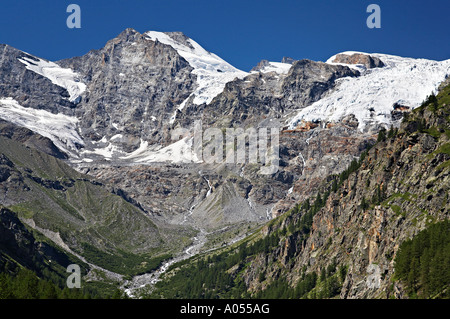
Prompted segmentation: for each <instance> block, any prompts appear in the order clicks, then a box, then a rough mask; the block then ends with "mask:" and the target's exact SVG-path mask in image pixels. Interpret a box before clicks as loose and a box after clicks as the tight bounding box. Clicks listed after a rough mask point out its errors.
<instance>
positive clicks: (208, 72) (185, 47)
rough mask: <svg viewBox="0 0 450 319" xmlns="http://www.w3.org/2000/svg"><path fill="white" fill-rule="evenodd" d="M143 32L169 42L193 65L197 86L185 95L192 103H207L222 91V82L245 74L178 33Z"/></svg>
mask: <svg viewBox="0 0 450 319" xmlns="http://www.w3.org/2000/svg"><path fill="white" fill-rule="evenodd" d="M144 35H145V36H147V37H148V38H149V39H150V40H153V41H156V40H158V41H160V42H161V43H164V44H167V45H170V46H171V47H173V48H174V49H175V50H176V51H177V52H178V54H179V55H181V56H182V57H183V58H184V59H186V61H188V63H189V64H190V65H191V66H192V67H193V68H194V70H193V71H192V73H193V74H195V75H196V76H197V88H196V89H195V90H194V92H192V93H191V95H190V96H189V97H188V99H189V98H191V97H193V101H192V103H194V104H197V105H199V104H202V103H206V104H208V103H209V102H211V100H212V99H213V98H214V97H216V96H217V95H218V94H219V93H221V92H222V91H223V88H224V87H225V84H226V83H228V82H230V81H232V80H234V79H235V78H240V79H242V78H244V77H245V76H246V75H248V73H247V72H244V71H241V70H238V69H237V68H235V67H234V66H232V65H231V64H229V63H228V62H226V61H224V60H223V59H221V58H220V57H218V56H217V55H215V54H214V53H211V52H208V51H207V50H205V49H204V48H203V47H201V46H200V45H199V44H198V43H197V42H195V41H194V40H192V39H190V38H188V37H186V36H185V35H184V34H182V33H179V32H168V33H164V32H157V31H148V32H145V33H144ZM186 102H187V100H185V101H183V103H182V104H181V105H180V106H179V109H183V108H184V106H185V104H186Z"/></svg>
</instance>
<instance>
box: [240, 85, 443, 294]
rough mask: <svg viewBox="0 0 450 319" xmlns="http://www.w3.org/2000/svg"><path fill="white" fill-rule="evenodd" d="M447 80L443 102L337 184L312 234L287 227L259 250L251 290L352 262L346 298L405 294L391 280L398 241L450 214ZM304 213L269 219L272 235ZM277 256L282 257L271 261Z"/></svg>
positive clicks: (414, 117) (419, 112) (416, 114)
mask: <svg viewBox="0 0 450 319" xmlns="http://www.w3.org/2000/svg"><path fill="white" fill-rule="evenodd" d="M449 92H450V87H448V86H447V87H446V88H445V89H444V90H443V91H442V92H441V93H440V94H439V95H438V101H439V106H433V105H432V103H430V104H428V105H425V106H422V107H421V108H419V109H416V110H415V111H413V112H412V113H411V114H410V116H409V117H408V119H407V120H406V121H404V122H403V123H402V126H401V128H400V129H399V130H398V131H391V132H390V133H389V134H388V137H386V139H385V140H382V141H379V142H378V143H377V144H376V145H375V146H374V147H373V148H371V149H370V151H369V152H368V154H367V156H366V157H365V159H364V160H363V161H362V163H361V166H360V168H359V169H358V170H357V171H356V172H354V173H352V174H350V176H349V177H348V179H347V180H346V181H345V182H344V183H343V184H342V185H341V187H340V188H338V189H337V190H336V191H335V192H331V194H330V196H329V197H328V199H327V201H326V203H325V205H324V207H323V208H322V209H321V210H320V211H318V212H317V213H316V214H315V216H314V219H313V223H312V227H311V231H310V234H309V236H308V238H307V240H304V237H302V236H300V235H299V234H296V232H295V231H291V233H289V231H288V232H287V234H286V235H285V236H281V238H280V241H279V245H278V246H277V247H276V248H274V250H273V251H271V252H270V253H269V254H268V255H258V256H256V257H255V259H254V260H252V262H251V265H250V266H249V267H248V268H247V269H246V270H245V271H244V275H243V276H244V278H246V283H247V285H248V287H249V288H250V289H251V290H252V291H258V290H259V289H264V287H265V286H266V285H268V283H269V282H270V281H271V280H270V279H268V280H267V281H266V282H263V283H261V282H258V280H257V279H256V278H258V276H257V274H258V272H261V271H264V272H267V274H266V278H277V279H276V280H280V279H281V278H287V280H288V281H289V282H290V284H292V285H293V286H295V284H297V283H298V282H299V281H300V278H301V274H305V273H310V272H316V273H318V274H319V273H321V271H322V270H324V269H326V268H327V267H329V266H330V265H332V264H334V265H337V267H340V266H343V267H347V270H348V271H347V274H346V276H345V278H343V282H342V289H341V290H340V294H339V296H340V297H341V298H389V297H395V298H402V297H405V293H404V291H403V290H402V285H401V283H400V282H396V281H393V280H392V277H393V273H394V259H395V256H396V253H397V251H398V248H399V245H400V244H401V243H402V242H403V241H404V240H406V239H408V238H411V237H413V236H414V235H416V234H417V233H418V232H419V231H420V230H423V229H425V228H426V227H427V225H429V224H431V223H435V222H438V221H442V220H445V219H448V218H449V217H450V204H449V200H448V199H449V185H450V166H449V165H448V164H449V160H450V153H449V145H450V121H449V120H450V118H449V115H450V108H449V104H448V94H449ZM301 216H302V209H300V210H298V212H294V211H290V212H289V213H287V214H285V215H283V216H281V217H280V219H279V220H278V222H277V223H275V224H273V225H270V226H268V227H266V228H265V229H264V231H263V233H265V235H266V236H269V235H271V234H275V233H277V232H279V231H280V230H282V229H291V230H292V229H295V225H297V223H298V221H299V219H300V218H301ZM272 261H277V262H272Z"/></svg>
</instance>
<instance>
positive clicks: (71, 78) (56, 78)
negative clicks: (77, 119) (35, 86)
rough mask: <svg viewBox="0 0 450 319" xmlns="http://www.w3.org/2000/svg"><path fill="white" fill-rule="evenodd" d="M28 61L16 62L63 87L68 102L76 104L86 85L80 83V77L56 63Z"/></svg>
mask: <svg viewBox="0 0 450 319" xmlns="http://www.w3.org/2000/svg"><path fill="white" fill-rule="evenodd" d="M35 59H36V60H37V61H35V60H34V59H30V58H27V57H24V58H19V59H18V60H19V61H20V62H22V63H23V64H25V67H26V68H27V69H28V70H30V71H33V72H35V73H37V74H40V75H42V76H44V77H46V78H47V79H49V80H50V81H52V83H53V84H56V85H58V86H60V87H63V88H65V89H66V90H67V92H69V95H70V97H69V101H70V102H77V100H78V99H79V96H80V95H81V94H82V93H83V92H84V91H85V90H86V84H84V83H82V82H80V76H79V75H78V74H77V73H75V72H73V71H72V70H71V69H65V68H62V67H60V66H59V65H57V64H56V63H53V62H49V61H45V60H43V59H40V58H35Z"/></svg>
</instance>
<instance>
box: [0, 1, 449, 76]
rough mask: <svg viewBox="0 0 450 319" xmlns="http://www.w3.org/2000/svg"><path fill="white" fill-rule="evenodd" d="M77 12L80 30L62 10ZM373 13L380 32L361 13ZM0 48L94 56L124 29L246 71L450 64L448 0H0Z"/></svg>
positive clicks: (53, 56)
mask: <svg viewBox="0 0 450 319" xmlns="http://www.w3.org/2000/svg"><path fill="white" fill-rule="evenodd" d="M71 3H75V4H78V5H79V6H80V7H81V29H69V28H67V26H66V19H67V17H68V16H69V13H66V8H67V6H68V5H69V4H71ZM371 3H375V4H378V5H379V6H380V7H381V29H369V28H367V26H366V19H367V17H368V16H369V13H366V8H367V6H368V5H369V4H371ZM0 12H1V14H0V43H6V44H9V45H11V46H13V47H16V48H18V49H21V50H23V51H26V52H29V53H31V54H34V55H37V56H39V57H42V58H46V59H49V60H52V61H55V60H59V59H63V58H68V57H72V56H79V55H83V54H85V53H87V52H88V51H89V50H91V49H99V48H101V47H103V45H104V44H105V43H106V42H107V41H108V40H109V39H111V38H113V37H115V36H116V35H117V34H119V33H120V32H121V31H123V30H124V29H125V28H128V27H131V28H134V29H136V30H137V31H139V32H145V31H148V30H155V31H183V32H184V33H185V34H186V35H188V36H189V37H191V38H193V39H194V40H196V41H197V42H199V43H200V44H201V45H202V46H203V47H204V48H205V49H207V50H209V51H211V52H214V53H216V54H218V55H219V56H221V57H222V58H223V59H225V60H227V61H228V62H230V63H231V64H233V65H234V66H236V67H238V68H240V69H242V70H245V71H248V70H249V69H251V68H252V67H253V66H254V65H256V64H257V63H258V62H259V61H260V60H261V59H268V60H271V61H280V60H281V58H282V57H283V56H290V57H292V58H294V59H302V58H308V59H312V60H316V61H324V60H326V59H327V58H328V57H330V56H331V55H333V54H335V53H337V52H341V51H346V50H354V51H364V52H379V53H390V54H396V55H401V56H409V57H423V58H429V59H435V60H444V59H449V58H450V41H449V40H450V37H449V30H450V19H449V12H450V1H449V0H430V1H418V0H409V1H407V0H371V1H365V0H307V1H302V0H278V1H267V0H259V1H257V0H252V1H249V0H226V1H225V0H220V1H217V0H158V1H154V0H148V1H145V0H127V1H125V0H107V1H106V0H99V1H95V0H70V1H65V0H53V1H50V0H28V1H25V0H0Z"/></svg>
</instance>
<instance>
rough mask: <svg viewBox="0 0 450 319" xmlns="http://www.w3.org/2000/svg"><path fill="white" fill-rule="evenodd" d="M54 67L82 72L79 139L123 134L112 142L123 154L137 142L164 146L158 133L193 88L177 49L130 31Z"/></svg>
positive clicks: (162, 137)
mask: <svg viewBox="0 0 450 319" xmlns="http://www.w3.org/2000/svg"><path fill="white" fill-rule="evenodd" d="M58 64H60V65H62V66H64V67H70V68H72V69H73V70H75V71H76V72H78V73H80V74H82V77H83V81H85V82H86V83H87V93H86V94H85V95H84V96H83V99H82V101H81V103H80V105H79V106H78V107H77V109H76V110H75V115H76V116H77V117H78V118H79V119H80V120H81V121H80V123H81V125H80V126H81V132H82V135H83V136H85V137H87V139H91V140H94V141H98V140H100V139H101V138H102V137H104V136H106V137H108V139H109V138H111V137H112V136H114V135H116V134H121V137H120V139H116V140H115V142H116V144H118V145H119V146H120V147H122V148H123V150H124V151H126V152H130V151H132V150H134V149H136V148H137V146H139V144H140V139H143V140H146V141H149V142H150V144H153V143H157V142H159V143H164V133H163V132H161V133H158V132H159V131H161V130H163V127H164V129H165V130H167V127H165V126H166V125H167V122H169V120H170V116H171V115H172V113H173V112H174V110H175V108H176V107H177V106H178V105H179V104H181V102H183V101H184V100H185V99H186V98H187V97H188V96H189V95H190V93H191V92H192V90H193V89H194V87H195V75H193V74H192V73H191V71H192V67H191V66H190V65H189V64H188V62H187V61H186V60H185V59H183V58H182V57H181V56H180V55H179V54H178V53H177V52H176V50H175V49H173V48H172V47H170V46H168V45H165V44H162V43H160V42H158V41H152V40H149V39H148V38H147V37H145V36H144V35H142V34H140V33H138V32H137V31H135V30H133V29H127V30H125V31H123V32H122V33H121V34H120V35H118V36H117V37H116V38H114V39H112V40H110V41H108V43H106V45H105V46H104V47H103V48H102V49H100V50H94V51H90V52H89V53H87V54H86V55H84V56H82V57H77V58H71V59H68V60H63V61H59V62H58ZM163 131H164V130H163ZM166 134H167V132H166ZM161 139H162V140H161Z"/></svg>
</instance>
